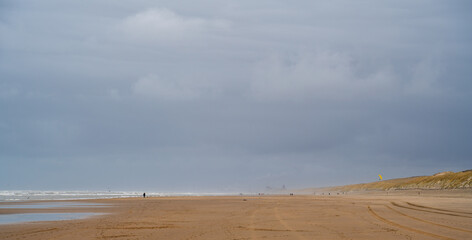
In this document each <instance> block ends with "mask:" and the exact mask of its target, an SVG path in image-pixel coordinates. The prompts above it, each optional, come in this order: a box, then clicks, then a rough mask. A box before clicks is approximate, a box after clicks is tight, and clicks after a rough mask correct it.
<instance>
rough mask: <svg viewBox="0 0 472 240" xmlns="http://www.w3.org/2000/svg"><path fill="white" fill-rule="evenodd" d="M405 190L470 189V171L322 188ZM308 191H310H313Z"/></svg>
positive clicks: (325, 189)
mask: <svg viewBox="0 0 472 240" xmlns="http://www.w3.org/2000/svg"><path fill="white" fill-rule="evenodd" d="M398 189H400V190H405V189H436V190H437V189H472V170H466V171H462V172H456V173H455V172H441V173H437V174H434V175H432V176H418V177H408V178H396V179H389V180H382V181H376V182H371V183H361V184H352V185H346V186H338V187H330V188H322V190H324V191H329V190H331V191H359V190H361V191H362V190H398ZM314 190H315V189H313V190H310V191H314ZM318 191H319V190H318Z"/></svg>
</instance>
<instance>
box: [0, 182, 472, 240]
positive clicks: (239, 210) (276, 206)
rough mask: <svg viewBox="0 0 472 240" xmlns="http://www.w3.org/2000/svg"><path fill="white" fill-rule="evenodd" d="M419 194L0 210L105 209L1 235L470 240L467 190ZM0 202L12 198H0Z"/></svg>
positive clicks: (161, 200)
mask: <svg viewBox="0 0 472 240" xmlns="http://www.w3.org/2000/svg"><path fill="white" fill-rule="evenodd" d="M423 195H424V194H423ZM423 195H417V193H416V192H414V191H410V192H406V193H402V194H390V195H386V194H375V193H373V194H342V193H341V194H340V195H337V194H335V195H329V196H326V195H323V196H314V195H297V194H295V196H290V195H288V194H284V195H278V196H275V195H274V196H272V195H265V196H226V197H225V196H217V197H215V196H207V197H152V198H145V199H144V198H123V199H94V200H80V201H75V202H77V203H87V204H104V205H97V206H87V205H86V206H82V207H80V208H69V207H68V206H64V207H60V208H53V209H48V208H43V209H16V208H5V209H0V214H12V213H20V212H21V213H32V212H34V213H46V212H74V211H75V212H95V213H104V214H103V215H95V216H91V217H89V218H85V219H78V220H67V221H44V222H33V223H19V224H4V225H0V239H234V240H235V239H472V198H471V197H470V194H468V193H467V194H461V193H458V194H453V195H448V194H442V195H438V196H435V195H434V194H430V195H427V196H423ZM72 202H73V201H72ZM5 204H11V203H0V205H5Z"/></svg>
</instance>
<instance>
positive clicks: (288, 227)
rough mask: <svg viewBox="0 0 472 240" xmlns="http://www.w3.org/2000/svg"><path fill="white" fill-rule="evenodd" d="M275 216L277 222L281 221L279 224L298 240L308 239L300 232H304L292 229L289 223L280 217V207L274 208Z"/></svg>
mask: <svg viewBox="0 0 472 240" xmlns="http://www.w3.org/2000/svg"><path fill="white" fill-rule="evenodd" d="M274 215H275V218H277V220H278V221H279V223H280V224H281V225H282V226H283V227H284V228H285V229H287V230H288V231H289V232H292V233H293V234H295V237H296V238H297V239H302V240H304V239H306V238H305V237H303V236H302V235H301V234H300V233H299V232H302V231H303V230H296V229H293V228H292V227H290V226H289V225H288V224H287V222H286V221H285V220H284V219H283V218H282V217H281V216H280V212H279V207H275V208H274Z"/></svg>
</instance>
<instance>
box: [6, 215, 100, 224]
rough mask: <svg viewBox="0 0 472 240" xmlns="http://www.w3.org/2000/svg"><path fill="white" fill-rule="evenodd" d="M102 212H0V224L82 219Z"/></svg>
mask: <svg viewBox="0 0 472 240" xmlns="http://www.w3.org/2000/svg"><path fill="white" fill-rule="evenodd" d="M102 214H103V213H19V214H0V224H12V223H25V222H38V221H61V220H74V219H82V218H86V217H91V216H97V215H102Z"/></svg>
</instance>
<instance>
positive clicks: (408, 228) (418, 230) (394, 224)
mask: <svg viewBox="0 0 472 240" xmlns="http://www.w3.org/2000/svg"><path fill="white" fill-rule="evenodd" d="M367 209H368V210H369V213H370V214H372V215H373V216H374V217H375V218H377V219H379V220H380V221H382V222H385V223H387V224H390V225H392V226H395V227H398V228H403V229H406V230H408V231H412V232H416V233H419V234H423V235H426V236H430V237H434V238H438V239H443V240H454V238H449V237H445V236H441V235H437V234H434V233H430V232H425V231H422V230H420V229H417V228H412V227H408V226H405V225H401V224H398V223H396V222H392V221H390V220H388V219H386V218H383V217H381V216H380V215H378V214H377V213H376V212H375V211H374V210H373V209H372V208H371V207H370V205H369V206H367Z"/></svg>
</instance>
